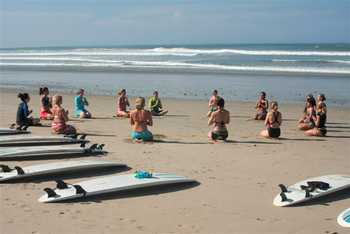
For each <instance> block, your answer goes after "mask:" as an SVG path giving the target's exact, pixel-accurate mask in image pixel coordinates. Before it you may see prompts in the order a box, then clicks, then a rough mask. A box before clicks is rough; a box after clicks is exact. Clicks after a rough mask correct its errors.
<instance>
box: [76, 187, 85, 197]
mask: <svg viewBox="0 0 350 234" xmlns="http://www.w3.org/2000/svg"><path fill="white" fill-rule="evenodd" d="M73 187H74V188H75V190H76V194H83V197H85V196H86V191H85V190H84V189H83V188H82V187H81V186H80V185H77V184H76V185H73Z"/></svg>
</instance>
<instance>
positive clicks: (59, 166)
mask: <svg viewBox="0 0 350 234" xmlns="http://www.w3.org/2000/svg"><path fill="white" fill-rule="evenodd" d="M125 166H126V165H125V164H121V163H114V162H108V161H100V160H78V161H64V162H54V163H47V164H37V165H32V166H27V167H22V168H21V167H18V166H15V167H14V168H13V169H11V168H10V167H8V166H7V165H0V170H1V171H0V182H5V181H10V180H16V179H21V178H28V177H35V176H44V175H51V174H57V173H60V174H61V173H65V172H76V171H83V170H88V169H96V168H107V167H125Z"/></svg>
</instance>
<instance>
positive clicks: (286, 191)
mask: <svg viewBox="0 0 350 234" xmlns="http://www.w3.org/2000/svg"><path fill="white" fill-rule="evenodd" d="M278 187H280V189H281V191H282V193H288V189H287V187H286V186H285V185H284V184H279V185H278Z"/></svg>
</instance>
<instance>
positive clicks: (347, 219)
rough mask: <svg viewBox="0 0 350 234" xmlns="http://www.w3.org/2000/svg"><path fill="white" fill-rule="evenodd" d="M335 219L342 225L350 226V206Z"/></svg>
mask: <svg viewBox="0 0 350 234" xmlns="http://www.w3.org/2000/svg"><path fill="white" fill-rule="evenodd" d="M337 221H338V224H339V225H340V226H342V227H350V208H348V209H346V210H344V211H343V212H341V213H340V214H339V216H338V218H337Z"/></svg>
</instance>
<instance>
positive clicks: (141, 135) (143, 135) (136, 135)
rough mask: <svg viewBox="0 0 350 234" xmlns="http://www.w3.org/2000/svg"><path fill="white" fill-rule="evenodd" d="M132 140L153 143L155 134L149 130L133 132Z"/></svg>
mask: <svg viewBox="0 0 350 234" xmlns="http://www.w3.org/2000/svg"><path fill="white" fill-rule="evenodd" d="M131 138H132V139H133V140H143V141H152V140H153V134H152V133H151V132H150V131H148V130H144V131H142V132H135V131H132V132H131Z"/></svg>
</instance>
